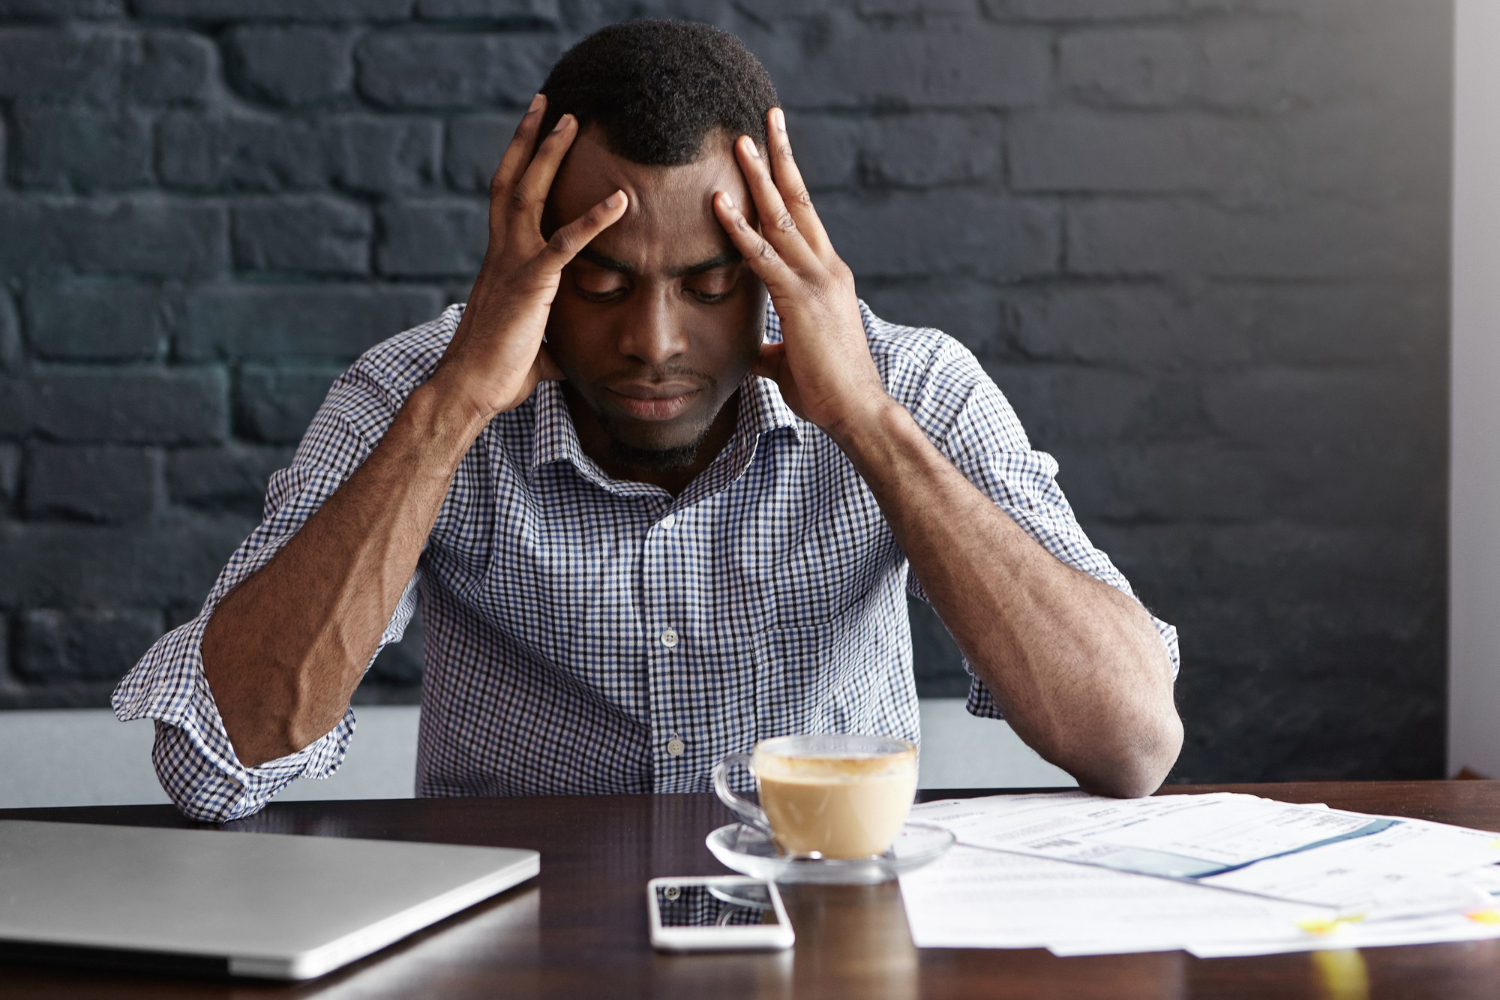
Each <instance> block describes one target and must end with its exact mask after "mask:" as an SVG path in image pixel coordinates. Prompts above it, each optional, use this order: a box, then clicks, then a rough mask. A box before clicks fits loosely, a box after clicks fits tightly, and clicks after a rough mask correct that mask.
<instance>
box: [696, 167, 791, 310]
mask: <svg viewBox="0 0 1500 1000" xmlns="http://www.w3.org/2000/svg"><path fill="white" fill-rule="evenodd" d="M714 212H715V213H716V214H717V215H718V217H719V225H721V226H723V227H724V231H725V232H726V233H728V234H729V239H730V241H731V242H733V243H734V246H735V249H737V250H739V252H740V254H741V256H743V257H744V258H745V262H746V263H747V264H749V265H750V270H752V271H754V272H755V276H756V277H758V278H760V280H761V281H763V282H765V285H766V290H767V291H769V292H770V293H771V296H772V298H773V299H774V298H775V296H776V295H777V293H778V292H779V291H781V290H782V289H785V288H786V287H787V286H788V284H789V283H791V282H792V281H795V280H797V276H796V275H795V274H794V273H793V271H792V269H791V268H790V267H788V266H787V263H786V261H784V260H783V259H782V258H781V254H779V253H777V252H776V248H775V247H774V246H772V245H771V244H770V242H769V241H767V240H766V238H765V237H763V236H762V235H761V234H760V233H758V232H756V231H755V227H754V226H752V225H750V220H749V219H747V218H745V213H744V212H741V211H740V210H739V208H738V207H737V206H736V205H735V203H734V199H733V198H731V197H730V196H729V192H727V191H719V192H717V193H716V194H715V195H714ZM804 249H805V244H804Z"/></svg>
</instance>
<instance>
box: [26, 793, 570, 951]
mask: <svg viewBox="0 0 1500 1000" xmlns="http://www.w3.org/2000/svg"><path fill="white" fill-rule="evenodd" d="M540 867H541V856H540V855H539V854H537V852H536V851H527V850H517V849H510V848H496V847H459V846H453V845H448V844H414V843H404V842H398V841H384V840H348V839H344V838H341V837H308V836H290V835H283V834H269V833H224V832H218V831H209V830H165V829H154V828H150V827H124V826H98V825H92V824H84V823H42V822H34V821H30V820H0V942H3V943H5V944H6V945H7V947H6V948H5V950H6V952H7V953H9V954H11V955H18V956H24V955H25V954H27V951H26V949H27V947H35V948H36V949H38V953H39V954H45V953H49V952H52V953H55V951H56V949H59V948H73V949H78V948H81V949H102V950H107V951H109V952H117V953H120V954H122V955H132V954H139V955H153V954H154V955H174V956H184V957H187V958H190V959H200V960H202V959H210V960H223V962H224V965H222V966H218V968H219V969H220V970H221V971H227V972H228V973H229V974H230V975H243V976H263V977H268V978H274V979H310V978H312V977H314V976H320V975H322V974H324V973H325V972H329V971H331V970H333V969H336V968H338V967H339V966H341V965H344V964H346V963H348V962H352V961H354V960H355V959H357V958H361V957H363V956H365V955H368V954H369V953H370V952H372V951H375V950H376V949H378V948H383V947H385V946H386V945H388V944H391V943H392V942H395V941H398V940H400V939H401V938H403V937H405V936H407V935H408V934H411V933H413V932H414V931H417V930H420V929H421V928H423V927H426V926H427V925H429V924H432V923H435V922H436V921H438V920H441V919H443V918H444V917H447V916H449V915H451V914H453V913H456V912H458V911H459V910H461V909H464V908H465V907H467V906H471V905H473V904H474V903H477V902H479V901H480V900H482V899H486V898H488V897H489V896H493V895H495V894H496V893H498V892H502V891H504V890H505V889H508V888H510V887H511V886H513V885H515V884H517V883H518V882H522V881H525V880H526V879H528V878H531V877H532V876H533V875H536V874H537V872H538V871H539V870H540ZM198 967H199V968H200V969H203V970H204V971H207V970H208V969H209V968H211V967H212V966H205V965H202V964H200V965H199V966H198Z"/></svg>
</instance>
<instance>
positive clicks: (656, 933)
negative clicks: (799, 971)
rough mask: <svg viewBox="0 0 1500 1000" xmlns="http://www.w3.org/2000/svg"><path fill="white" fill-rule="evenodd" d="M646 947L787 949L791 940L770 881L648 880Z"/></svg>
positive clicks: (735, 878)
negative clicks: (649, 931) (648, 945)
mask: <svg viewBox="0 0 1500 1000" xmlns="http://www.w3.org/2000/svg"><path fill="white" fill-rule="evenodd" d="M646 906H647V908H648V909H649V910H650V913H651V918H650V919H651V945H652V947H654V948H657V949H658V950H661V951H742V950H773V949H778V948H790V947H791V946H792V942H793V941H794V940H796V937H795V935H794V934H793V933H792V923H791V921H790V920H788V919H787V917H786V907H785V906H783V905H782V904H781V893H779V892H777V891H776V883H774V882H762V881H761V880H760V879H755V878H746V877H745V876H743V875H703V876H686V877H681V878H654V879H652V880H651V881H650V882H647V883H646Z"/></svg>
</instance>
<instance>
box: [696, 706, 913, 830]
mask: <svg viewBox="0 0 1500 1000" xmlns="http://www.w3.org/2000/svg"><path fill="white" fill-rule="evenodd" d="M740 764H743V765H745V767H747V768H748V769H749V770H750V773H751V774H752V775H753V776H754V777H755V786H756V790H757V792H758V793H759V795H760V805H759V806H757V805H756V804H755V803H754V802H751V801H750V800H749V799H747V798H745V797H744V796H742V795H738V794H736V793H735V792H734V791H732V790H731V789H730V788H729V780H728V774H729V771H730V769H731V768H733V767H735V766H737V765H740ZM713 781H714V791H715V792H717V793H718V796H719V798H720V800H722V801H723V803H724V804H725V805H726V806H728V807H729V808H730V809H732V810H733V811H734V812H735V814H736V815H737V816H739V817H740V819H741V820H742V821H743V822H745V823H746V824H747V825H749V826H751V827H754V828H755V829H757V830H760V831H761V832H762V833H765V834H767V835H768V836H770V837H771V838H772V839H774V840H775V841H776V844H777V846H778V847H780V849H781V851H782V852H783V853H784V854H789V855H793V856H799V857H809V858H829V859H853V858H869V857H876V856H878V855H881V854H883V853H885V851H886V849H887V848H889V847H890V846H891V841H893V840H894V839H895V838H896V834H897V833H898V832H899V831H900V830H901V826H902V824H904V823H905V822H906V815H907V812H908V811H909V810H910V809H911V804H912V800H913V799H914V798H915V796H916V792H917V748H916V746H915V745H914V744H912V743H910V742H908V741H907V740H902V739H896V738H894V737H890V736H862V735H857V734H851V733H829V734H824V735H809V736H779V737H776V738H775V739H769V740H762V741H761V742H759V743H757V744H756V745H755V748H754V751H753V752H752V753H748V754H746V753H733V754H730V755H729V756H727V757H725V758H724V759H723V760H721V761H719V763H718V764H716V765H714V771H713Z"/></svg>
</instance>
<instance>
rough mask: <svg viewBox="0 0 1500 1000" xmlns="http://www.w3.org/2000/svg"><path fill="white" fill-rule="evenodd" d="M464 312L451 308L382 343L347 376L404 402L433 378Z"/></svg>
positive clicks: (457, 308) (460, 306) (361, 359)
mask: <svg viewBox="0 0 1500 1000" xmlns="http://www.w3.org/2000/svg"><path fill="white" fill-rule="evenodd" d="M463 312H464V307H463V305H462V304H459V305H451V306H449V307H448V308H447V309H445V310H443V312H442V315H440V316H438V317H437V318H435V319H432V320H429V321H428V322H426V323H423V324H422V325H420V326H414V327H412V328H411V329H410V330H406V331H404V332H402V333H398V334H396V335H395V336H394V337H391V338H389V339H387V340H383V341H381V342H380V343H378V344H376V345H375V346H374V347H372V348H370V349H369V350H368V351H365V353H364V354H361V355H360V356H359V360H357V361H355V363H354V365H353V367H351V368H350V369H349V375H351V376H354V377H362V378H365V379H369V380H370V381H372V382H374V383H376V384H377V385H379V386H380V387H381V388H383V389H385V390H386V391H387V392H389V393H391V394H392V395H394V396H398V397H401V398H405V397H406V396H407V395H409V394H410V393H411V391H412V390H413V389H415V388H416V387H417V386H419V385H421V384H422V383H423V382H426V381H427V380H428V379H429V378H430V377H431V376H432V373H433V371H434V370H436V368H437V366H438V362H439V361H440V360H442V357H443V352H444V351H446V350H447V349H448V342H449V341H450V340H452V339H453V334H454V331H456V330H457V329H458V321H459V319H460V318H462V316H463Z"/></svg>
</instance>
